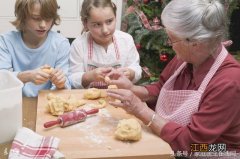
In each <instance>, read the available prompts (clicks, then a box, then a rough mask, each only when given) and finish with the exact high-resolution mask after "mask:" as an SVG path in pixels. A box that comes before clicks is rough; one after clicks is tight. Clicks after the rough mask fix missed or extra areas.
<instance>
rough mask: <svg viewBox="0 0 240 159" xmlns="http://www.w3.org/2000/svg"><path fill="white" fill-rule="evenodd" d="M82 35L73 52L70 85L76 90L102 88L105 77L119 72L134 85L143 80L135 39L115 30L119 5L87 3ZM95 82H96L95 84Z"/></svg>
mask: <svg viewBox="0 0 240 159" xmlns="http://www.w3.org/2000/svg"><path fill="white" fill-rule="evenodd" d="M81 17H82V23H83V25H84V31H83V34H82V35H80V36H79V37H77V38H76V39H75V40H74V41H73V43H72V46H71V50H70V76H69V79H70V83H71V85H72V86H73V87H74V88H84V87H88V86H89V85H90V83H91V85H90V87H101V86H104V84H103V83H101V82H100V84H99V83H96V82H95V81H103V79H104V76H105V75H106V74H107V73H109V72H111V70H112V69H117V70H118V71H120V72H122V73H123V74H124V75H126V76H127V77H128V78H129V79H130V80H131V81H132V82H137V81H138V80H139V79H140V78H141V73H142V70H141V67H140V65H139V54H138V52H137V50H136V47H135V45H134V42H133V39H132V37H131V36H130V35H129V34H127V33H124V32H121V31H116V30H115V27H116V6H115V4H114V3H112V2H111V0H84V1H83V4H82V10H81ZM93 82H95V83H93Z"/></svg>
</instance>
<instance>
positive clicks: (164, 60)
mask: <svg viewBox="0 0 240 159" xmlns="http://www.w3.org/2000/svg"><path fill="white" fill-rule="evenodd" d="M167 60H168V56H167V55H166V54H160V61H163V62H166V61H167Z"/></svg>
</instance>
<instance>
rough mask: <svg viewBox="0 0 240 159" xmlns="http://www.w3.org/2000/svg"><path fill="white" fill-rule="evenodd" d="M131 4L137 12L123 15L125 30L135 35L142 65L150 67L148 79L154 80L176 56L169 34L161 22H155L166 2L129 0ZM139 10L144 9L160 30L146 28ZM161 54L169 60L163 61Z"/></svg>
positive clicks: (152, 24) (150, 20) (150, 21)
mask: <svg viewBox="0 0 240 159" xmlns="http://www.w3.org/2000/svg"><path fill="white" fill-rule="evenodd" d="M129 6H134V7H135V11H136V12H132V13H129V14H126V15H125V16H124V17H123V21H122V23H123V24H124V26H125V27H126V28H123V30H124V31H126V32H128V33H129V34H131V35H132V36H133V38H134V41H135V43H136V45H138V52H139V54H140V60H141V66H147V67H148V68H149V70H150V72H151V74H152V76H151V77H149V79H148V80H149V82H152V81H155V80H157V79H158V76H159V74H160V72H161V71H162V70H163V68H164V67H165V65H166V64H167V63H168V62H169V61H170V60H171V59H172V57H173V56H174V52H173V50H172V48H171V47H170V46H169V45H168V44H167V34H166V32H165V30H164V29H163V27H162V26H161V23H159V24H154V22H153V19H154V18H158V19H159V20H160V15H161V12H162V9H163V7H164V6H165V3H162V2H157V1H155V0H154V1H149V3H147V4H144V3H142V2H139V3H136V1H133V0H128V1H127V7H129ZM137 11H142V12H143V13H144V14H145V16H146V17H147V19H148V20H149V23H150V25H151V26H154V25H158V26H160V27H161V28H160V29H158V30H152V29H149V28H145V26H144V25H143V23H142V21H141V19H140V17H139V15H138V14H137ZM161 54H164V55H166V56H167V58H168V60H166V61H161V60H160V56H161Z"/></svg>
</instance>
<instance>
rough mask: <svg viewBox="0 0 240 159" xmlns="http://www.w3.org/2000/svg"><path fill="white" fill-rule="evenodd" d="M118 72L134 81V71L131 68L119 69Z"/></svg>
mask: <svg viewBox="0 0 240 159" xmlns="http://www.w3.org/2000/svg"><path fill="white" fill-rule="evenodd" d="M117 71H119V72H121V73H122V74H123V75H124V76H126V77H127V78H128V79H130V80H133V78H134V71H133V70H131V69H129V68H126V67H121V68H118V69H117Z"/></svg>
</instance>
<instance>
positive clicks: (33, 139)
mask: <svg viewBox="0 0 240 159" xmlns="http://www.w3.org/2000/svg"><path fill="white" fill-rule="evenodd" d="M59 141H60V140H59V139H58V138H56V137H53V136H50V137H44V136H41V135H39V134H37V133H35V132H33V131H32V130H30V129H28V128H25V127H23V128H20V129H19V130H18V131H17V134H16V136H15V138H14V140H13V143H12V147H11V149H10V152H9V157H8V158H9V159H52V158H64V156H63V154H61V153H60V152H59V151H57V148H58V144H59Z"/></svg>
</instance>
